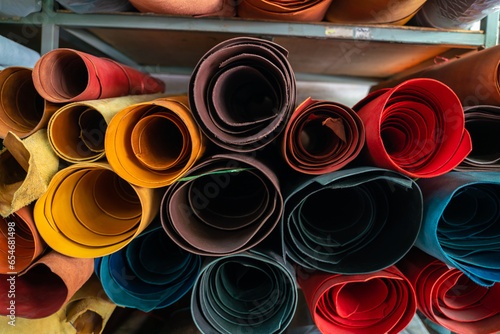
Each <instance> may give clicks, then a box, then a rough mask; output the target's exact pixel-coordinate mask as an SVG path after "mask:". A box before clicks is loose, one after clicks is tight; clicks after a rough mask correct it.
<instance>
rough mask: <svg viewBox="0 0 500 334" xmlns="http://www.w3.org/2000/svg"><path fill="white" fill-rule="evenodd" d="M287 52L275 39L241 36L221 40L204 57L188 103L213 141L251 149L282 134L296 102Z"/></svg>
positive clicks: (293, 80) (226, 145)
mask: <svg viewBox="0 0 500 334" xmlns="http://www.w3.org/2000/svg"><path fill="white" fill-rule="evenodd" d="M287 55H288V51H286V50H285V49H284V48H283V47H281V46H279V45H278V44H276V43H273V42H269V41H266V40H263V39H258V38H251V37H238V38H233V39H229V40H226V41H224V42H222V43H219V44H218V45H216V46H215V47H214V48H212V49H211V50H210V51H208V52H207V53H206V54H205V55H204V56H203V57H202V58H201V59H200V61H199V62H198V64H197V65H196V67H195V69H194V71H193V74H192V75H191V79H190V82H189V92H188V95H189V105H190V108H191V111H192V112H193V116H194V118H195V120H196V121H197V123H198V125H199V126H200V128H201V129H202V131H203V132H204V133H205V134H206V135H207V137H208V138H209V139H210V140H211V141H213V142H214V143H215V144H217V145H218V146H221V147H223V148H226V149H229V150H233V151H239V152H248V151H253V150H256V149H259V148H261V147H263V146H265V145H267V144H269V143H270V142H271V141H272V140H273V139H275V138H276V137H277V136H278V135H279V134H280V133H281V131H282V130H283V129H284V127H285V126H286V123H287V122H288V120H289V119H290V117H291V115H292V112H293V110H294V108H295V100H296V86H295V75H294V73H293V70H292V67H291V66H290V63H289V62H288V60H287Z"/></svg>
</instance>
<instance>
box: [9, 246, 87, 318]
mask: <svg viewBox="0 0 500 334" xmlns="http://www.w3.org/2000/svg"><path fill="white" fill-rule="evenodd" d="M93 271H94V261H93V259H77V258H72V257H68V256H64V255H62V254H59V253H57V252H54V251H52V252H49V253H47V254H46V255H45V256H43V257H42V258H40V259H39V260H38V261H36V262H35V263H33V264H32V265H31V266H30V267H29V268H28V269H26V271H25V272H24V273H22V274H20V275H0V314H2V315H11V314H12V313H11V310H12V306H11V305H14V315H15V316H16V317H24V318H30V319H38V318H44V317H47V316H49V315H51V314H54V313H56V312H57V311H58V310H59V309H60V308H61V307H63V305H64V304H66V303H67V302H68V301H69V300H70V298H71V297H72V296H73V295H74V294H75V292H76V291H78V289H80V287H81V286H82V285H83V284H84V283H85V282H86V281H87V280H88V279H89V278H90V276H91V275H92V272H93ZM11 290H13V291H14V293H13V295H10V294H9V291H11ZM9 307H10V309H9Z"/></svg>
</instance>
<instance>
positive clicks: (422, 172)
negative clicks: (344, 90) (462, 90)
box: [353, 79, 472, 178]
mask: <svg viewBox="0 0 500 334" xmlns="http://www.w3.org/2000/svg"><path fill="white" fill-rule="evenodd" d="M353 109H354V110H355V111H356V112H357V113H358V115H359V116H360V117H361V119H362V120H363V123H364V125H365V129H366V143H365V147H364V149H363V151H362V153H361V156H363V157H364V158H365V160H366V161H368V162H369V163H370V164H373V165H375V166H378V167H381V168H387V169H392V170H395V171H398V172H400V173H402V174H405V175H408V176H410V177H412V178H429V177H435V176H439V175H442V174H445V173H447V172H449V171H451V170H452V169H453V168H455V167H457V166H458V165H459V164H460V163H461V162H462V161H463V160H464V159H465V157H466V156H467V155H468V154H469V153H470V152H471V150H472V142H471V138H470V135H469V132H468V131H467V130H466V129H465V128H464V122H465V121H464V112H463V109H462V106H461V104H460V101H459V100H458V98H457V96H456V95H455V94H454V92H453V91H452V90H451V89H450V88H449V87H447V86H446V85H444V84H442V83H441V82H439V81H436V80H432V79H413V80H408V81H405V82H403V83H402V84H400V85H398V86H396V87H394V88H392V89H381V90H378V91H376V92H373V93H371V94H369V95H368V96H367V97H365V98H364V99H363V100H361V101H360V102H358V104H356V105H355V106H354V107H353Z"/></svg>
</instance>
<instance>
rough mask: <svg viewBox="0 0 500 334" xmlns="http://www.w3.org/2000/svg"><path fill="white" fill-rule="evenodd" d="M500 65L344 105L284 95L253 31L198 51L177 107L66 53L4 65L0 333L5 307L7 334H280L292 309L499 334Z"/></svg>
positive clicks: (123, 74)
mask: <svg viewBox="0 0 500 334" xmlns="http://www.w3.org/2000/svg"><path fill="white" fill-rule="evenodd" d="M499 64H500V47H492V48H490V49H487V50H483V51H478V52H476V53H472V54H471V55H468V56H465V57H462V58H460V59H457V60H453V61H450V62H447V63H445V64H439V65H436V66H434V67H432V68H429V69H427V70H425V71H424V72H421V73H417V74H414V75H413V76H412V77H411V78H400V79H399V80H398V81H390V82H386V83H384V87H385V88H381V89H377V87H374V88H373V91H372V92H371V93H370V94H369V95H368V96H366V97H365V98H364V99H362V100H361V101H359V102H358V103H357V104H356V105H355V106H353V107H352V108H351V107H348V106H346V105H342V104H340V103H338V102H335V101H326V100H319V99H315V98H314V97H309V98H307V99H306V100H305V101H297V88H296V79H295V74H294V72H293V69H292V67H291V66H290V64H289V62H288V51H287V50H286V49H284V48H283V47H282V46H280V45H278V44H276V43H274V42H271V41H267V40H263V39H258V38H252V37H238V38H233V39H229V40H226V41H224V42H222V43H220V44H218V45H215V46H214V47H213V48H212V49H210V50H206V53H205V54H204V55H203V56H202V57H201V58H200V59H199V62H198V64H197V65H196V66H195V68H194V71H193V73H192V75H191V77H190V81H189V85H187V87H186V94H185V95H177V96H172V95H168V96H167V95H165V94H163V91H164V89H165V83H164V82H162V81H159V80H158V79H156V78H154V77H152V76H150V75H148V74H146V73H141V72H139V71H137V70H135V69H133V68H130V67H127V66H125V65H122V64H119V63H117V62H115V61H112V60H109V59H103V58H98V57H95V56H92V55H89V54H86V53H83V52H80V51H75V50H69V49H57V50H53V51H51V52H49V53H47V54H45V55H44V56H42V57H41V58H40V60H39V61H38V62H37V63H36V65H35V66H34V68H33V69H30V68H19V67H10V68H7V69H5V70H4V71H2V72H0V86H1V87H2V89H1V90H0V91H1V94H0V137H1V138H2V139H3V140H4V141H3V144H4V146H5V148H4V149H3V150H2V151H1V153H0V213H1V215H2V218H1V219H0V230H1V231H2V233H1V235H0V269H1V280H0V287H1V290H0V295H1V296H2V298H0V306H1V307H0V310H1V311H0V313H1V314H2V315H3V317H4V318H5V319H2V321H3V322H2V324H1V325H0V328H2V330H3V328H7V329H8V330H11V329H10V327H8V326H9V325H8V321H11V320H9V319H10V318H9V317H10V316H12V314H11V313H10V310H9V307H10V306H11V305H12V304H15V315H16V319H17V318H19V319H18V320H16V321H18V323H17V324H16V333H17V332H21V333H22V332H26V333H28V331H32V330H33V328H51V329H50V330H51V331H53V332H54V333H55V332H57V331H63V330H64V333H77V332H81V331H82V330H84V329H82V328H85V330H89V331H90V332H95V333H101V332H102V331H103V330H104V328H105V325H106V323H107V321H108V319H109V318H110V315H111V313H112V312H113V309H114V307H115V306H116V305H118V306H121V307H126V308H129V309H138V310H141V311H143V312H148V313H151V312H155V311H156V310H160V309H165V310H168V309H170V308H172V309H176V307H177V305H179V304H178V303H179V302H181V301H185V300H188V303H189V305H190V308H189V309H190V313H191V317H192V322H191V323H190V325H191V326H192V328H191V329H190V330H193V331H195V332H196V331H199V332H201V333H207V334H208V333H210V334H212V333H284V332H286V331H290V330H291V328H292V326H293V325H291V324H293V323H294V316H295V313H296V310H297V308H299V309H307V310H308V313H309V315H310V316H309V317H308V319H309V320H308V321H310V323H309V325H314V326H316V328H317V330H318V331H320V332H322V333H380V334H383V333H399V332H401V331H402V330H404V329H405V328H406V327H407V326H408V324H409V323H410V322H411V321H412V319H413V318H414V317H415V315H416V313H417V309H418V310H420V314H422V316H425V317H426V318H427V319H428V321H431V322H433V323H435V324H436V326H438V325H439V326H443V327H445V328H447V329H448V330H450V331H454V332H458V333H493V332H498V331H500V308H499V307H498V302H497V301H498V297H499V296H498V295H499V292H498V290H499V285H498V284H499V283H498V282H500V260H499V259H500V181H499V180H500V165H499V163H498V161H499V160H500V149H499V147H498V145H496V143H497V142H498V140H496V139H498V138H497V137H498V133H500V129H499V125H500V123H499V121H498V119H499V110H500V91H499V90H498V87H499V86H500V83H499V82H498V81H499V77H500V76H499V66H500V65H499ZM458 78H460V80H459V79H458ZM166 84H167V85H168V82H167V83H166ZM478 85H482V86H481V89H480V90H478V87H479V86H478ZM478 92H479V93H480V94H477V93H478ZM21 95H22V96H23V99H20V96H21ZM14 281H15V289H16V290H15V299H14V297H13V296H11V295H10V294H9V291H10V290H11V289H12V284H14V283H12V282H14ZM20 319H22V320H20ZM68 324H72V326H68ZM37 326H38V327H37ZM52 328H53V329H52ZM7 329H6V330H5V332H7ZM184 330H187V329H184ZM2 332H3V331H2Z"/></svg>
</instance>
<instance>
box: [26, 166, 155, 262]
mask: <svg viewBox="0 0 500 334" xmlns="http://www.w3.org/2000/svg"><path fill="white" fill-rule="evenodd" d="M158 207H159V196H158V194H157V193H156V192H155V191H154V190H152V189H148V188H142V187H137V186H134V185H131V184H129V183H127V182H126V181H124V180H123V179H121V178H120V177H119V176H118V175H116V174H115V173H114V172H113V171H112V169H111V167H110V166H109V165H108V164H106V163H81V164H75V165H71V166H69V167H66V168H64V169H62V170H61V171H59V172H58V173H57V174H56V175H55V176H54V177H53V179H52V181H51V182H50V184H49V187H48V190H47V192H46V193H45V194H44V195H43V196H42V197H41V198H40V199H39V200H38V201H37V202H36V204H35V210H34V216H35V224H36V227H37V228H38V231H39V232H40V235H41V236H42V238H43V239H44V240H45V241H46V242H47V244H48V245H49V246H50V247H52V248H53V249H54V250H56V251H58V252H60V253H62V254H66V255H68V256H74V257H79V258H93V257H99V256H105V255H108V254H111V253H113V252H116V251H117V250H119V249H121V248H123V247H125V246H126V245H127V244H128V243H130V241H132V239H133V238H135V237H136V236H138V235H139V234H140V233H141V232H142V231H143V230H144V229H145V228H146V227H147V226H148V224H149V223H150V222H151V221H152V220H153V218H154V217H155V216H156V214H157V213H158Z"/></svg>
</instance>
